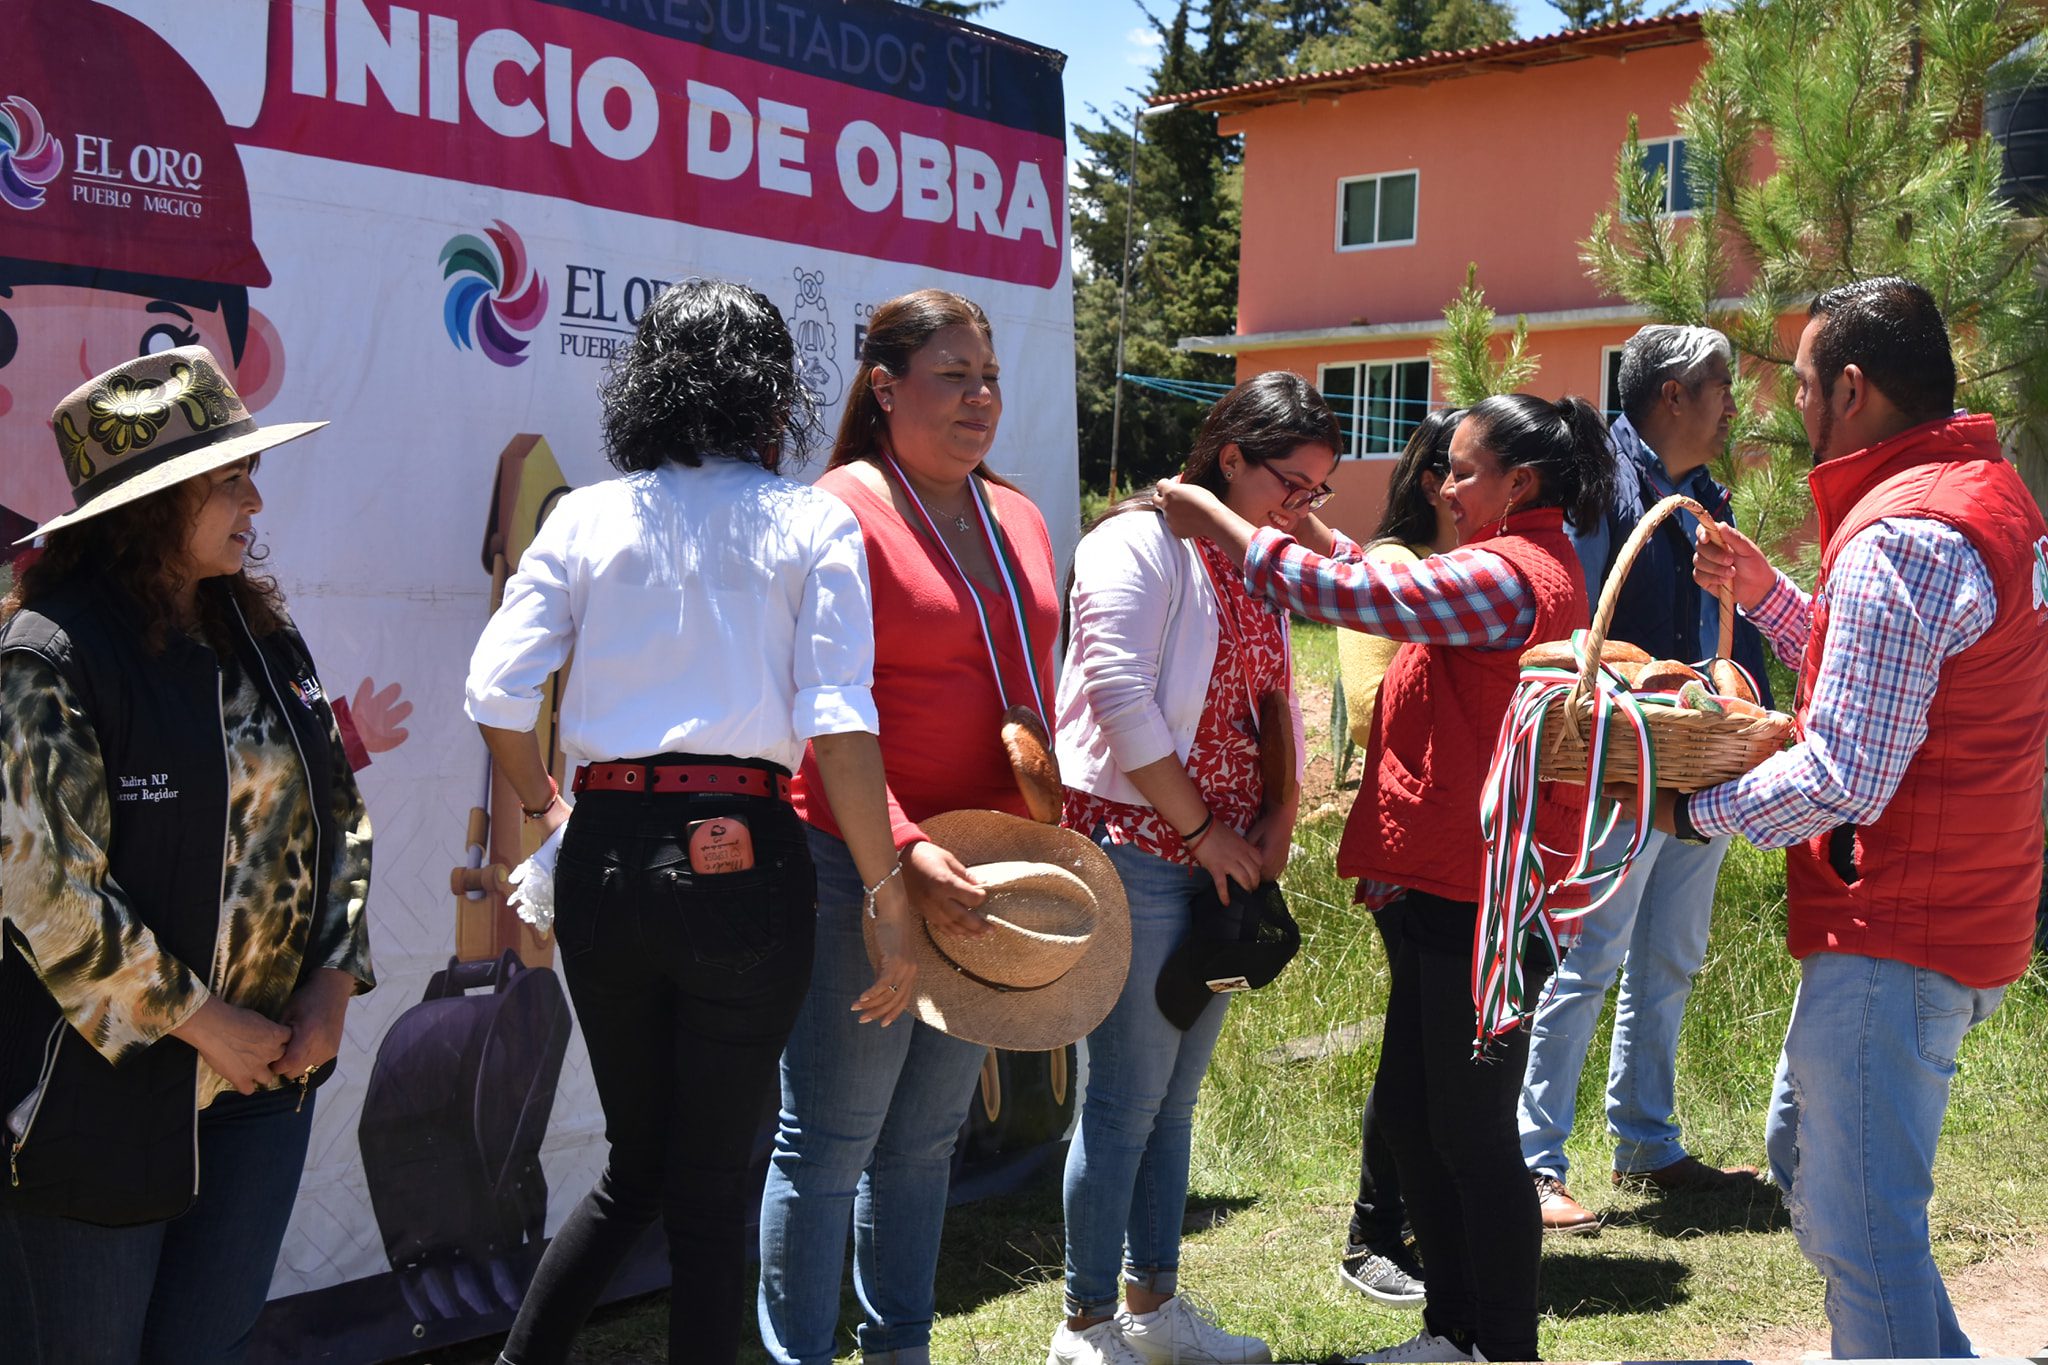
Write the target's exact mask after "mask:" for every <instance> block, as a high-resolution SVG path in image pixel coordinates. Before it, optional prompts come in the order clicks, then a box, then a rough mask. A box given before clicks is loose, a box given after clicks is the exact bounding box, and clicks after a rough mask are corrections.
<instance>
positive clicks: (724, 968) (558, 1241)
mask: <svg viewBox="0 0 2048 1365" xmlns="http://www.w3.org/2000/svg"><path fill="white" fill-rule="evenodd" d="M678 758H679V756H677V755H668V756H666V757H665V760H664V761H668V762H675V761H677V760H678ZM720 761H730V760H720ZM747 766H753V767H759V766H763V765H760V764H748V765H747ZM776 771H780V770H779V769H777V770H776ZM734 814H738V815H743V816H744V817H745V818H746V819H747V821H748V824H749V826H750V829H751V833H752V836H753V842H754V858H755V863H754V866H753V867H752V868H750V869H748V870H746V871H743V872H730V873H724V874H720V875H715V876H705V875H702V874H699V873H696V872H693V871H692V870H691V868H690V864H689V856H688V852H687V847H686V842H685V841H686V839H687V837H688V836H687V828H688V826H689V825H690V824H692V823H694V822H695V821H698V820H703V819H708V818H710V817H712V816H721V815H734ZM555 904H556V907H557V908H556V914H555V935H556V940H557V943H558V945H559V948H560V952H561V956H562V967H563V971H564V973H565V975H566V976H567V978H568V983H569V995H570V998H571V999H572V1000H574V1001H575V1004H576V1019H577V1023H578V1024H579V1025H580V1027H581V1028H582V1030H583V1041H584V1045H585V1046H586V1047H587V1048H588V1049H589V1052H590V1069H591V1074H592V1077H593V1079H594V1080H595V1081H596V1083H597V1097H598V1101H599V1103H600V1104H601V1105H602V1106H603V1107H604V1118H605V1136H606V1138H608V1139H609V1140H610V1142H611V1156H610V1159H609V1161H608V1162H607V1163H606V1165H605V1171H604V1174H603V1176H601V1177H600V1178H599V1180H598V1182H597V1184H596V1186H595V1187H593V1188H592V1190H591V1191H590V1193H589V1195H587V1196H586V1197H585V1198H584V1200H583V1202H582V1203H581V1204H579V1205H577V1207H576V1210H575V1211H574V1212H573V1213H571V1214H570V1215H569V1217H568V1220H567V1221H566V1222H564V1223H563V1224H562V1228H561V1231H559V1232H558V1233H556V1234H555V1238H554V1240H553V1241H552V1242H551V1243H549V1245H548V1249H547V1254H546V1255H545V1256H544V1257H542V1258H541V1263H540V1268H539V1269H538V1270H536V1271H535V1272H534V1276H533V1282H532V1284H531V1285H529V1286H528V1288H527V1294H526V1301H525V1302H524V1303H523V1304H522V1305H521V1306H520V1309H519V1319H518V1321H517V1322H516V1323H514V1324H513V1327H512V1334H511V1336H510V1337H509V1338H508V1339H507V1340H506V1342H505V1352H504V1357H503V1359H504V1360H506V1361H507V1362H511V1363H512V1365H554V1362H560V1361H564V1360H567V1359H568V1356H569V1346H570V1343H571V1342H572V1341H573V1339H574V1338H575V1335H576V1332H577V1330H578V1329H579V1328H580V1327H581V1326H582V1325H583V1322H584V1319H585V1318H587V1317H588V1316H589V1314H590V1310H591V1309H592V1307H594V1306H595V1305H596V1303H597V1300H598V1297H599V1295H600V1294H602V1293H603V1292H604V1287H605V1285H606V1284H607V1283H609V1282H610V1280H611V1278H612V1275H613V1273H614V1272H615V1271H617V1270H618V1268H619V1266H620V1264H621V1262H623V1261H624V1260H625V1258H626V1256H627V1254H628V1253H629V1252H630V1251H631V1250H632V1249H633V1246H634V1244H635V1243H636V1242H638V1241H639V1239H640V1237H641V1235H642V1234H643V1233H644V1232H645V1231H646V1229H647V1227H648V1226H649V1225H650V1224H651V1223H653V1221H654V1220H655V1219H656V1218H657V1217H659V1218H660V1219H661V1221H662V1225H663V1229H664V1231H665V1232H666V1233H667V1235H668V1252H669V1269H670V1275H671V1292H670V1294H669V1359H671V1360H674V1361H686V1360H687V1361H693V1362H695V1361H704V1362H729V1361H732V1360H734V1359H735V1358H736V1357H737V1356H738V1354H739V1343H740V1335H741V1331H742V1328H743V1324H744V1320H745V1314H746V1307H747V1305H748V1303H749V1302H750V1301H751V1299H752V1294H753V1275H752V1273H751V1268H750V1266H749V1263H748V1262H749V1250H750V1248H749V1239H748V1224H749V1220H750V1217H751V1215H752V1214H753V1211H754V1209H755V1207H756V1206H757V1204H758V1203H759V1195H760V1185H759V1183H758V1181H757V1180H756V1179H754V1178H753V1176H754V1174H755V1172H754V1170H753V1167H754V1165H755V1159H756V1155H757V1152H759V1151H760V1150H761V1146H760V1144H761V1138H762V1136H763V1134H764V1133H765V1132H768V1131H771V1129H770V1127H769V1125H770V1124H772V1122H773V1117H774V1112H775V1106H776V1102H777V1096H778V1093H779V1089H778V1084H779V1083H778V1080H777V1070H776V1066H777V1062H778V1060H779V1058H780V1057H781V1055H782V1045H783V1042H784V1040H786V1039H787V1038H788V1036H789V1030H790V1027H791V1025H793V1024H794V1023H795V1022H796V1015H797V1010H798V1008H799V1007H800V1006H801V1005H802V1004H803V999H804V993H805V991H806V990H807V989H808V987H809V985H810V979H811V938H812V934H813V932H814V930H815V928H816V919H817V878H816V875H815V873H814V872H813V870H812V867H811V855H810V850H809V847H808V845H807V843H806V842H805V839H804V832H803V825H802V823H801V822H800V821H798V819H797V817H796V812H795V811H793V810H792V809H791V808H790V807H789V806H788V805H787V804H786V803H784V802H781V801H777V800H774V799H772V798H768V797H747V796H728V795H718V794H706V795H695V794H690V795H685V794H672V795H653V794H649V793H637V792H587V793H585V794H584V795H583V796H582V797H581V798H580V799H579V801H578V802H577V805H576V813H575V814H574V815H573V816H571V817H570V820H569V829H568V832H567V833H566V834H565V835H564V836H563V840H562V854H561V860H560V862H559V863H558V865H557V867H556V870H555Z"/></svg>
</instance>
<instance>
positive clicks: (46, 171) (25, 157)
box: [0, 95, 64, 209]
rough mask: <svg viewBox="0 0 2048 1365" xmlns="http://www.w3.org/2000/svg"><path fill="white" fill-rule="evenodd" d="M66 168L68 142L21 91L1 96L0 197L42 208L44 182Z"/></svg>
mask: <svg viewBox="0 0 2048 1365" xmlns="http://www.w3.org/2000/svg"><path fill="white" fill-rule="evenodd" d="M63 169H64V144H63V143H61V142H59V141H57V139H56V138H53V137H51V136H50V134H49V130H47V129H46V128H44V127H43V116H42V115H41V114H39V113H37V112H36V107H35V106H34V105H33V104H30V103H29V102H28V101H27V100H25V99H23V98H22V97H21V96H19V95H9V96H8V97H7V98H6V99H4V100H0V199H4V200H6V201H7V205H8V207H10V208H17V209H33V208H40V207H41V206H42V202H43V186H45V185H47V184H49V183H50V182H51V181H52V180H55V179H56V178H57V172H59V171H61V170H63Z"/></svg>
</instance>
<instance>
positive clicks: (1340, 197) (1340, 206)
mask: <svg viewBox="0 0 2048 1365" xmlns="http://www.w3.org/2000/svg"><path fill="white" fill-rule="evenodd" d="M1403 175H1412V176H1414V177H1415V221H1414V222H1413V223H1411V224H1410V225H1409V229H1408V235H1407V236H1406V237H1403V238H1400V239H1399V240H1396V241H1388V242H1352V243H1346V242H1345V240H1344V189H1345V187H1346V186H1347V185H1356V184H1358V183H1359V182H1360V181H1364V180H1392V179H1394V178H1396V177H1398V176H1403ZM1373 213H1374V215H1375V217H1377V215H1378V213H1379V196H1378V194H1377V193H1375V194H1374V196H1373ZM1372 226H1373V231H1374V232H1378V231H1379V226H1380V225H1379V224H1378V223H1377V222H1375V223H1374V224H1373V225H1372ZM1421 238H1422V171H1421V169H1420V168H1419V167H1415V166H1410V167H1408V168H1407V169H1406V170H1399V171H1375V172H1373V173H1372V174H1371V175H1345V176H1339V177H1338V178H1337V214H1336V222H1335V225H1334V227H1333V228H1332V231H1331V240H1333V241H1334V242H1335V243H1336V245H1337V250H1339V251H1379V250H1381V249H1383V248H1385V247H1392V246H1414V245H1415V244H1416V242H1418V241H1420V240H1421Z"/></svg>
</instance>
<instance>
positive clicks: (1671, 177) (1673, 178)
mask: <svg viewBox="0 0 2048 1365" xmlns="http://www.w3.org/2000/svg"><path fill="white" fill-rule="evenodd" d="M1686 141H1688V139H1687V138H1686V136H1685V134H1683V133H1673V134H1672V135H1671V136H1670V137H1645V138H1638V139H1636V146H1637V148H1638V149H1647V148H1650V147H1671V146H1674V145H1676V144H1679V143H1683V142H1686ZM1687 154H1688V155H1690V151H1689V150H1688V153H1687ZM1672 161H1673V158H1672V156H1671V154H1670V153H1669V152H1668V151H1667V152H1666V153H1665V154H1664V209H1663V211H1662V212H1661V213H1659V214H1658V215H1657V216H1658V217H1660V218H1690V217H1692V216H1693V215H1694V214H1696V213H1698V212H1699V207H1698V205H1694V206H1693V207H1692V208H1689V209H1675V208H1672V207H1671V190H1672V187H1673V186H1675V185H1676V184H1677V183H1678V177H1677V175H1676V174H1675V173H1674V171H1673V168H1672Z"/></svg>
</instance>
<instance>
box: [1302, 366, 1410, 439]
mask: <svg viewBox="0 0 2048 1365" xmlns="http://www.w3.org/2000/svg"><path fill="white" fill-rule="evenodd" d="M1374 365H1388V366H1396V367H1398V366H1401V365H1422V366H1425V367H1427V369H1428V372H1429V384H1428V386H1427V388H1426V389H1425V390H1424V401H1426V402H1428V403H1429V404H1431V406H1434V405H1435V402H1436V363H1435V362H1434V361H1432V360H1431V359H1430V358H1429V357H1428V356H1426V355H1397V356H1376V357H1374V358H1372V359H1370V360H1331V361H1326V362H1324V363H1321V364H1318V365H1317V366H1316V388H1317V389H1318V390H1319V391H1324V392H1327V389H1328V384H1327V380H1328V376H1329V373H1330V371H1331V370H1350V371H1351V372H1352V373H1353V376H1354V378H1353V380H1352V383H1353V385H1354V386H1357V385H1360V384H1363V383H1364V382H1365V379H1366V376H1365V375H1363V374H1359V373H1358V371H1360V370H1369V369H1370V368H1371V367H1372V366H1374ZM1362 394H1363V389H1361V388H1357V387H1354V389H1353V391H1352V394H1351V403H1352V406H1353V416H1354V418H1355V419H1356V420H1357V421H1358V422H1359V423H1360V425H1359V427H1358V429H1357V430H1356V431H1351V432H1346V433H1344V445H1345V448H1344V449H1343V450H1340V451H1338V452H1337V457H1338V459H1339V460H1398V459H1400V458H1401V446H1400V445H1397V446H1395V447H1394V448H1393V449H1392V450H1385V451H1368V450H1362V449H1359V447H1360V446H1363V445H1364V443H1365V427H1364V421H1365V418H1364V415H1363V414H1362V413H1360V412H1358V410H1357V409H1358V403H1359V399H1360V397H1361V395H1362ZM1394 401H1395V402H1396V403H1398V402H1400V397H1399V395H1398V394H1396V396H1395V398H1394ZM1420 420H1421V419H1420V418H1418V419H1417V421H1418V422H1419V421H1420ZM1343 421H1344V418H1343V417H1342V416H1341V415H1339V417H1338V430H1339V431H1340V432H1342V431H1343ZM1406 444H1407V440H1406V438H1403V440H1402V442H1401V445H1406Z"/></svg>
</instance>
